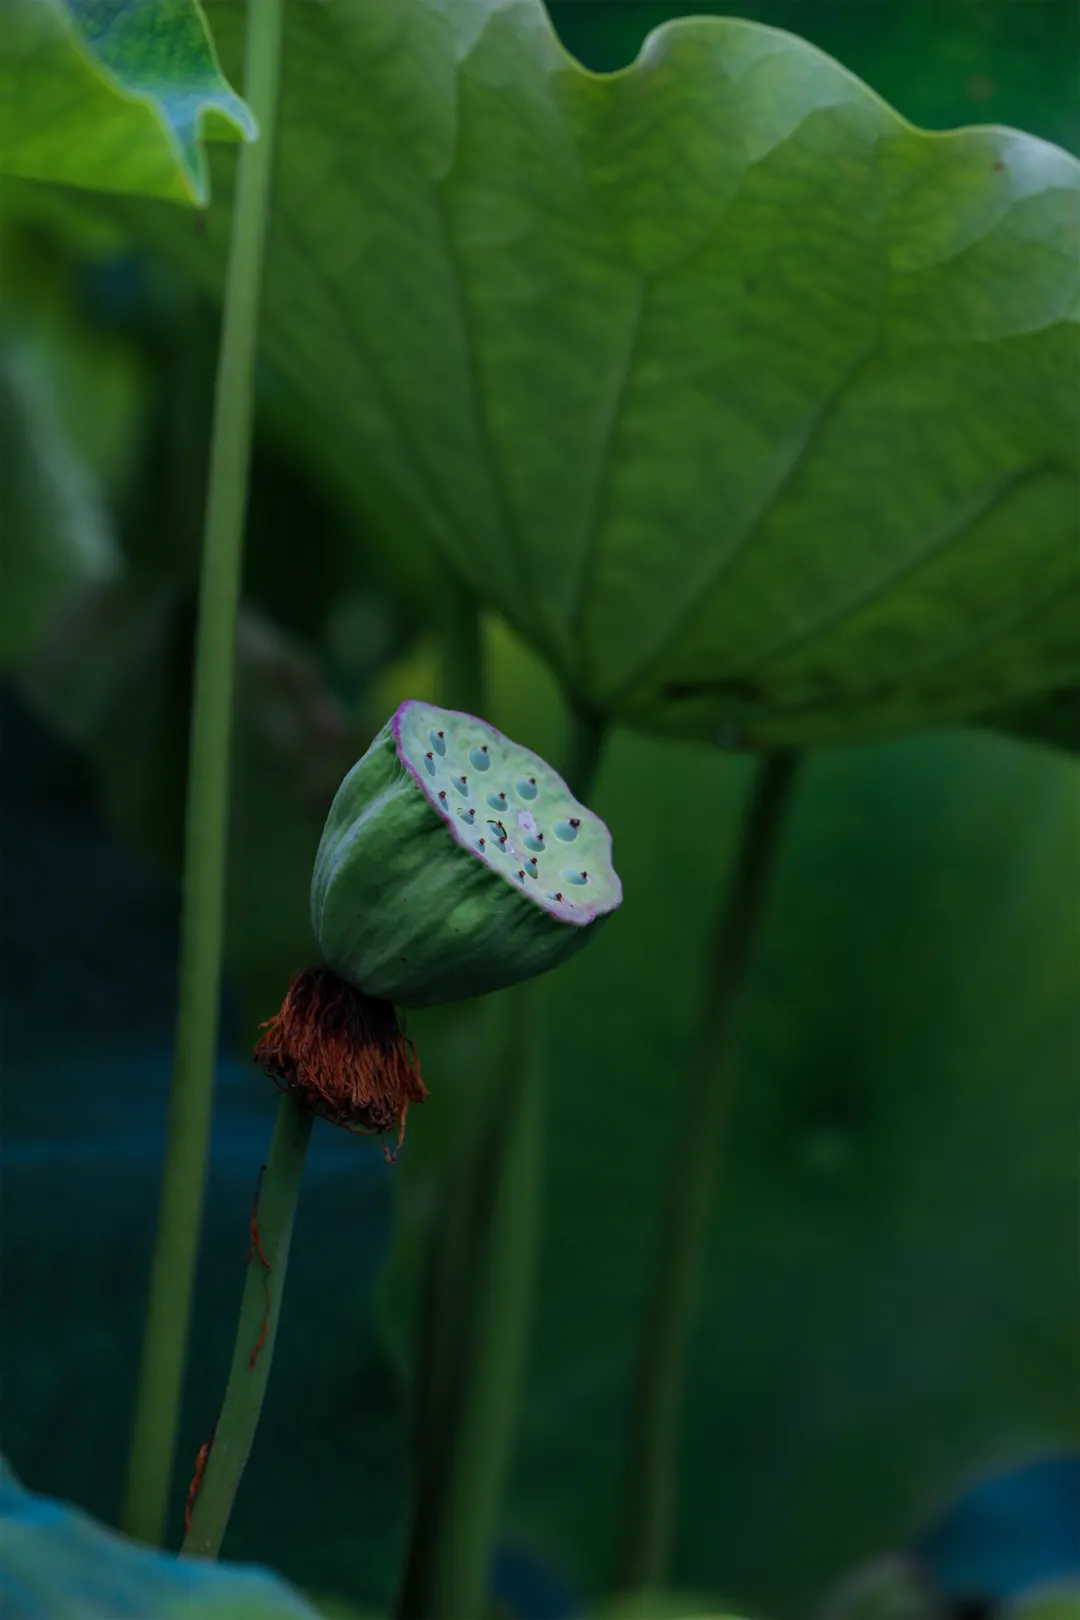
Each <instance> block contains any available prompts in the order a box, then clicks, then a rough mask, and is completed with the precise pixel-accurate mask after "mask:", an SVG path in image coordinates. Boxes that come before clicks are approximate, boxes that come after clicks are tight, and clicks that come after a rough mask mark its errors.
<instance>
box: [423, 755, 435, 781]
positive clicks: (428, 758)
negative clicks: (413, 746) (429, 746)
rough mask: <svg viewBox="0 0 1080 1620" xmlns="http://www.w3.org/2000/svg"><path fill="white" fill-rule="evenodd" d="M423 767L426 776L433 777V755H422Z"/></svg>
mask: <svg viewBox="0 0 1080 1620" xmlns="http://www.w3.org/2000/svg"><path fill="white" fill-rule="evenodd" d="M424 765H425V767H426V769H427V773H428V775H429V776H434V775H435V758H434V755H432V754H425V755H424Z"/></svg>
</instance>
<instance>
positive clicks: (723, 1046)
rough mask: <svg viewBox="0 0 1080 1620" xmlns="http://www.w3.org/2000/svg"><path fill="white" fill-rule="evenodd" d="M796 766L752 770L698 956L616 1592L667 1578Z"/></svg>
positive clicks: (773, 764) (633, 1419) (771, 763)
mask: <svg viewBox="0 0 1080 1620" xmlns="http://www.w3.org/2000/svg"><path fill="white" fill-rule="evenodd" d="M797 771H798V756H797V755H796V754H791V753H779V754H775V755H773V756H771V757H768V758H766V759H764V760H763V762H762V764H761V766H760V767H759V770H758V775H757V780H756V782H755V783H754V786H753V790H752V793H751V797H750V803H749V805H748V807H747V810H746V815H745V820H744V822H743V825H742V829H741V834H740V838H739V847H738V850H737V852H736V857H735V870H734V873H733V875H732V878H731V882H730V885H729V888H728V891H727V893H726V895H725V897H724V900H723V903H722V905H721V910H720V915H719V918H718V920H717V928H716V934H715V938H714V941H713V945H712V949H711V951H710V953H709V959H708V960H709V967H708V976H707V980H706V984H705V994H704V1000H703V1003H702V1007H701V1012H700V1016H699V1019H698V1025H697V1031H696V1034H695V1035H694V1037H693V1041H692V1045H691V1049H690V1058H689V1063H688V1067H687V1074H686V1081H685V1086H684V1099H685V1100H684V1104H683V1110H682V1121H683V1122H682V1128H681V1130H680V1131H679V1134H678V1136H677V1137H676V1139H675V1162H674V1164H673V1166H672V1175H671V1183H670V1187H669V1190H668V1198H667V1208H666V1211H665V1215H664V1219H663V1225H662V1227H661V1231H660V1239H659V1244H658V1247H657V1251H656V1256H655V1261H654V1264H655V1275H654V1278H653V1284H652V1291H651V1295H650V1299H649V1304H648V1308H647V1311H646V1315H645V1319H644V1336H643V1343H642V1347H641V1359H640V1363H639V1367H638V1377H637V1385H636V1389H635V1392H634V1400H633V1406H632V1408H631V1416H630V1444H629V1459H628V1469H627V1497H626V1505H625V1514H624V1521H623V1542H622V1555H621V1564H620V1568H619V1571H618V1585H619V1588H620V1589H622V1590H625V1591H648V1590H654V1589H656V1588H659V1587H662V1586H663V1585H664V1584H665V1580H666V1577H667V1573H668V1562H669V1555H670V1550H671V1540H672V1533H673V1529H674V1525H675V1510H676V1497H677V1484H678V1457H679V1418H680V1407H681V1395H682V1386H683V1379H684V1373H685V1364H686V1351H687V1345H688V1342H689V1339H690V1332H691V1329H692V1327H693V1318H694V1307H695V1304H696V1300H697V1295H698V1292H699V1284H700V1277H701V1269H702V1264H703V1261H704V1257H705V1246H706V1240H707V1237H708V1226H709V1215H710V1211H711V1208H712V1202H713V1197H714V1194H715V1186H716V1179H717V1172H718V1167H719V1158H720V1150H721V1145H722V1139H723V1135H724V1130H725V1127H726V1124H727V1120H728V1117H729V1115H730V1111H731V1102H732V1098H733V1095H734V1088H735V1076H734V1073H733V1071H732V1066H731V1063H730V1059H729V1053H728V1048H729V1045H730V1041H731V1032H732V1026H733V1013H734V1010H735V1006H736V1003H737V1001H738V996H739V992H740V989H741V987H742V983H743V980H744V978H745V975H746V970H747V967H748V964H749V961H750V957H751V954H752V951H753V948H754V943H755V940H756V938H757V934H758V931H759V927H760V924H761V920H762V916H763V914H764V911H765V905H766V902H767V899H768V890H769V882H770V878H771V876H772V873H773V870H774V867H775V865H776V857H777V853H778V850H779V848H780V840H781V834H782V831H783V826H784V821H785V814H786V811H787V809H788V806H789V804H790V800H791V793H792V788H793V786H794V783H795V779H796V775H797Z"/></svg>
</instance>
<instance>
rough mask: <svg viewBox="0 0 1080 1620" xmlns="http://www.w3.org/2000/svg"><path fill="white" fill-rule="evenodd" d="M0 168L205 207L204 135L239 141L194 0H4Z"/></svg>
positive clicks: (243, 127) (235, 115)
mask: <svg viewBox="0 0 1080 1620" xmlns="http://www.w3.org/2000/svg"><path fill="white" fill-rule="evenodd" d="M3 20H4V28H3V38H2V39H0V173H3V174H15V175H23V176H25V177H28V178H30V179H34V180H50V181H56V182H59V183H61V184H64V185H73V186H91V187H93V188H95V189H96V190H104V191H125V192H142V193H147V194H149V195H153V196H161V197H169V198H172V199H173V200H174V201H182V202H189V203H198V204H200V205H202V204H205V203H206V201H207V200H208V191H207V177H206V160H205V157H204V154H203V149H202V137H203V135H204V134H207V133H208V134H211V135H216V136H218V137H219V138H220V137H221V136H223V135H224V136H231V137H232V138H234V139H235V137H236V136H237V135H238V134H239V135H242V136H243V137H245V138H246V139H248V140H250V139H252V138H253V137H254V135H255V124H254V120H253V119H252V116H251V113H250V111H249V110H248V108H247V106H246V105H245V104H244V102H243V101H242V100H241V99H240V97H239V96H238V95H236V94H235V92H234V91H233V90H231V89H230V88H229V86H228V84H227V83H226V82H225V80H224V79H223V78H222V76H221V73H220V70H219V68H218V64H217V58H216V55H215V53H214V48H213V45H212V43H211V40H210V37H209V35H208V33H207V30H206V24H205V21H204V19H203V16H202V13H201V11H200V10H199V7H198V5H197V3H196V0H4V14H3Z"/></svg>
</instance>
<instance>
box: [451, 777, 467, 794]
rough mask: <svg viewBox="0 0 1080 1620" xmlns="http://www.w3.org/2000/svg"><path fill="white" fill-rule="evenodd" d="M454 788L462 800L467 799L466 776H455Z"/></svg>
mask: <svg viewBox="0 0 1080 1620" xmlns="http://www.w3.org/2000/svg"><path fill="white" fill-rule="evenodd" d="M454 786H455V787H456V788H457V790H458V792H459V793H460V794H461V797H462V798H463V799H467V798H468V797H469V779H468V777H467V776H455V777H454Z"/></svg>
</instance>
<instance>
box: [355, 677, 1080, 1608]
mask: <svg viewBox="0 0 1080 1620" xmlns="http://www.w3.org/2000/svg"><path fill="white" fill-rule="evenodd" d="M537 691H538V677H537V675H536V671H535V668H530V666H529V665H528V664H526V663H524V662H523V661H522V659H521V656H520V654H516V653H513V651H512V650H507V649H506V647H505V646H504V647H502V649H501V650H499V651H498V652H497V656H496V658H495V664H494V680H493V692H494V694H495V701H494V702H493V704H492V714H493V720H494V722H495V723H496V724H498V725H500V726H502V727H504V728H506V729H510V730H512V731H513V734H515V735H518V736H522V737H525V738H527V739H528V740H529V741H530V743H531V744H534V745H535V746H537V747H538V748H544V747H550V746H551V745H552V744H551V733H552V718H553V716H552V712H551V709H550V707H549V706H548V705H547V704H545V703H543V702H542V701H540V699H539V698H537V697H536V695H535V694H536V693H537ZM391 696H392V695H391V694H387V700H388V701H389V700H390V697H391ZM749 776H750V769H749V766H748V763H747V762H746V761H742V760H736V759H725V758H723V757H718V756H715V755H712V754H710V753H709V752H708V751H706V750H703V749H700V748H693V747H688V746H676V745H672V744H660V743H657V742H654V741H650V740H647V739H642V738H635V737H633V736H630V735H627V734H621V735H617V736H616V738H615V741H614V746H613V749H612V752H611V754H610V756H609V759H608V761H607V765H606V767H605V769H604V771H603V773H602V776H601V779H600V782H599V786H598V790H597V791H596V793H595V797H594V802H595V804H596V808H597V811H598V813H599V814H601V815H602V816H603V817H604V819H605V820H606V821H607V822H608V825H609V826H610V828H611V830H612V836H613V850H614V858H615V860H616V861H617V863H618V866H619V871H620V873H621V875H622V878H623V882H624V885H625V892H626V896H627V901H626V906H625V907H624V912H623V914H621V915H620V916H617V917H615V918H614V919H612V922H611V924H610V926H609V928H608V931H607V933H606V935H605V936H604V937H603V938H601V939H599V940H598V941H597V942H596V946H595V948H594V950H593V951H590V952H589V953H588V959H586V958H585V957H583V958H582V960H581V962H580V963H571V964H570V965H568V966H567V967H566V968H565V969H564V970H562V971H561V972H560V973H559V974H557V975H554V976H553V977H552V979H551V981H550V984H549V987H548V988H549V992H550V994H549V1001H548V1010H547V1020H546V1039H547V1047H548V1052H549V1081H550V1085H551V1088H552V1102H551V1119H550V1125H549V1141H550V1144H551V1145H550V1150H549V1154H548V1185H547V1191H546V1197H545V1206H544V1207H545V1253H544V1267H543V1276H542V1286H541V1297H540V1302H539V1312H538V1324H537V1331H536V1337H535V1340H534V1349H533V1359H532V1373H531V1379H530V1385H529V1389H528V1392H527V1398H526V1403H525V1422H524V1428H523V1432H522V1436H521V1443H520V1446H519V1452H518V1459H517V1468H516V1472H515V1478H514V1483H513V1489H512V1493H511V1500H510V1503H509V1508H508V1515H507V1526H506V1528H507V1532H508V1533H510V1534H512V1535H513V1536H514V1537H515V1538H516V1539H519V1540H521V1541H522V1542H523V1543H524V1544H526V1545H529V1546H532V1547H535V1548H537V1549H538V1550H541V1551H543V1552H544V1553H545V1554H546V1555H547V1556H548V1557H549V1558H551V1559H552V1561H553V1562H554V1563H555V1564H556V1566H558V1567H561V1568H563V1569H565V1570H566V1571H567V1573H568V1574H569V1575H570V1576H572V1577H573V1578H575V1579H577V1580H578V1581H580V1582H581V1583H582V1585H583V1587H584V1589H585V1591H586V1592H588V1593H592V1594H594V1595H595V1594H598V1593H600V1592H603V1591H604V1590H606V1589H607V1587H608V1585H609V1583H610V1579H611V1571H612V1567H613V1559H614V1551H615V1541H616V1534H617V1526H618V1516H619V1511H620V1504H621V1488H622V1471H623V1467H624V1445H625V1439H626V1418H627V1406H628V1402H629V1400H630V1399H631V1389H632V1374H633V1370H634V1362H635V1354H634V1352H635V1342H636V1335H637V1333H638V1331H639V1326H640V1321H641V1313H642V1311H643V1310H644V1309H645V1306H646V1300H647V1280H648V1277H649V1274H650V1268H651V1262H652V1244H653V1243H654V1241H655V1236H656V1231H657V1220H658V1212H659V1208H660V1201H661V1197H662V1194H663V1189H664V1187H665V1184H666V1177H667V1176H668V1174H669V1173H670V1166H671V1163H672V1159H673V1157H674V1158H675V1159H676V1160H677V1157H678V1154H679V1151H680V1143H679V1141H678V1139H677V1136H676V1132H677V1130H678V1109H677V1107H676V1104H675V1089H676V1088H677V1086H678V1084H679V1080H680V1077H681V1073H682V1064H683V1060H684V1054H685V1050H686V1043H687V1040H688V1034H689V1029H690V1025H691V1021H692V1017H693V1012H694V1009H695V1007H696V1005H697V1002H698V998H699V996H700V994H701V975H702V973H703V972H704V959H705V953H704V949H703V947H704V941H705V938H706V935H707V931H708V929H709V928H710V926H711V922H712V917H713V915H714V913H715V910H716V907H717V904H718V901H719V897H720V894H721V891H722V887H723V884H724V881H725V879H726V876H727V873H728V871H729V870H730V861H731V857H732V847H733V838H734V833H735V829H736V826H737V822H738V816H739V811H740V807H741V804H742V800H743V795H744V793H745V791H746V788H747V785H748V781H749ZM1078 881H1080V773H1078V772H1077V770H1076V768H1075V766H1074V765H1073V764H1072V763H1071V762H1070V761H1066V760H1062V759H1060V758H1057V757H1055V756H1054V755H1051V754H1049V753H1046V752H1045V751H1042V750H1039V749H1036V748H1030V747H1024V746H1021V745H1019V744H1016V743H1013V742H1008V741H1006V740H1003V739H1000V738H994V737H989V736H985V735H980V734H978V733H947V734H943V735H941V736H937V737H933V738H919V739H907V740H903V741H892V742H888V743H879V744H877V745H874V746H870V747H863V748H860V749H851V750H845V751H843V752H838V753H830V754H828V755H824V756H822V757H821V758H819V759H818V760H816V761H813V762H810V763H808V764H807V766H806V767H805V776H804V780H803V784H802V786H801V787H800V790H799V793H798V796H797V798H796V801H795V804H794V807H793V811H792V819H791V822H790V829H789V841H788V845H787V848H786V850H785V851H784V853H783V855H782V858H781V864H780V867H779V870H778V876H777V885H776V888H775V890H774V894H773V902H772V905H771V908H770V912H769V915H768V916H767V918H766V922H765V927H764V932H763V936H762V940H761V945H760V949H759V951H758V953H757V955H756V959H755V963H754V968H753V973H752V978H751V983H750V986H749V990H748V994H747V998H746V1001H745V1003H744V1006H743V1008H742V1012H741V1015H740V1017H739V1021H738V1026H737V1029H736V1032H735V1045H734V1051H733V1062H734V1064H735V1065H736V1068H737V1072H738V1095H737V1103H736V1108H735V1113H734V1118H733V1122H732V1129H731V1135H730V1139H729V1149H728V1155H727V1165H726V1167H725V1172H724V1181H723V1184H722V1187H721V1191H720V1197H719V1202H718V1206H717V1208H716V1211H715V1219H714V1225H713V1234H712V1239H711V1244H710V1250H709V1255H708V1262H707V1267H706V1273H705V1289H704V1295H703V1299H702V1305H701V1310H700V1315H699V1319H698V1323H697V1328H696V1332H695V1337H694V1344H693V1350H692V1356H691V1363H690V1369H689V1377H688V1383H687V1389H686V1406H685V1420H684V1424H683V1431H682V1435H683V1438H682V1468H681V1482H680V1483H681V1490H680V1512H679V1530H678V1538H677V1546H676V1557H675V1565H674V1568H673V1570H672V1579H673V1583H674V1584H676V1586H677V1587H681V1588H683V1589H686V1590H688V1591H695V1590H697V1591H713V1592H718V1593H722V1594H724V1596H725V1598H726V1599H727V1602H728V1604H729V1605H730V1606H731V1607H732V1608H734V1609H736V1611H740V1610H741V1611H743V1612H749V1613H758V1612H762V1613H767V1614H772V1615H774V1616H777V1617H778V1620H784V1617H786V1616H789V1615H790V1616H803V1615H807V1614H810V1613H813V1612H816V1607H815V1606H816V1605H817V1604H818V1603H819V1602H820V1600H821V1599H822V1598H823V1596H824V1594H825V1593H826V1592H827V1591H828V1590H829V1589H830V1588H831V1587H833V1586H834V1585H835V1583H836V1582H838V1581H839V1580H840V1579H841V1578H842V1577H843V1576H844V1574H845V1572H847V1571H848V1570H850V1569H852V1568H853V1567H855V1566H857V1565H858V1564H860V1563H861V1562H863V1561H865V1560H867V1559H868V1558H871V1557H873V1556H875V1555H876V1554H879V1553H880V1552H881V1550H882V1549H883V1548H887V1547H890V1546H899V1545H901V1544H902V1543H903V1542H904V1541H905V1540H906V1539H907V1537H908V1536H909V1535H910V1534H911V1533H912V1532H913V1531H914V1530H915V1529H916V1527H917V1526H918V1524H919V1523H920V1522H921V1521H923V1520H924V1518H925V1516H926V1515H928V1514H930V1513H932V1512H934V1511H936V1509H937V1508H938V1506H939V1505H940V1503H941V1501H943V1500H946V1499H948V1498H950V1497H952V1496H953V1495H954V1494H955V1493H956V1492H957V1491H958V1490H960V1489H961V1488H962V1486H963V1484H964V1481H965V1480H966V1479H967V1478H969V1477H970V1476H971V1475H972V1474H973V1473H976V1472H980V1471H983V1470H986V1471H990V1470H993V1469H996V1468H998V1467H1004V1466H1007V1465H1008V1464H1009V1463H1011V1462H1016V1461H1018V1460H1022V1459H1025V1458H1028V1457H1030V1456H1031V1455H1033V1454H1038V1453H1040V1452H1042V1451H1044V1450H1054V1449H1057V1448H1058V1447H1060V1446H1063V1445H1064V1446H1068V1445H1072V1444H1075V1443H1076V1439H1077V1433H1076V1429H1077V1414H1076V1403H1075V1399H1074V1389H1075V1346H1076V1342H1077V1336H1078V1334H1080V1321H1078V1319H1077V1318H1078V1300H1077V1295H1076V1290H1075V1287H1074V1286H1073V1278H1074V1276H1075V1269H1076V1264H1077V1259H1078V1255H1077V1242H1076V1236H1075V1223H1074V1222H1073V1210H1074V1209H1075V1202H1076V1187H1077V1171H1076V1156H1075V1147H1074V1142H1075V1132H1074V1123H1075V1114H1076V1089H1077V1087H1076V1076H1077V1073H1078V1072H1080V1018H1078V1013H1077V1009H1078V1008H1080V914H1078V912H1077V908H1076V906H1075V905H1074V904H1073V903H1072V895H1073V894H1074V893H1075V888H1076V884H1077V882H1078ZM410 1032H411V1033H412V1035H413V1036H414V1038H415V1040H416V1042H417V1046H418V1050H419V1051H420V1053H421V1054H422V1058H423V1063H424V1075H425V1079H426V1080H427V1083H428V1085H429V1087H430V1089H431V1098H430V1100H429V1101H428V1102H427V1103H425V1105H424V1108H423V1109H422V1110H419V1111H418V1113H417V1117H416V1119H415V1120H410V1127H409V1130H410V1135H409V1152H408V1153H407V1154H405V1155H403V1158H402V1162H401V1164H400V1166H399V1169H398V1181H397V1186H398V1188H399V1196H400V1200H401V1204H400V1225H399V1238H398V1241H399V1250H398V1257H397V1263H396V1267H395V1270H394V1272H393V1273H392V1274H391V1275H390V1276H389V1277H388V1279H387V1291H386V1296H385V1301H384V1304H385V1307H386V1309H387V1312H388V1315H389V1327H390V1333H391V1338H392V1342H393V1343H394V1344H395V1345H396V1346H398V1347H399V1349H400V1347H401V1346H402V1345H403V1344H404V1343H406V1342H407V1338H408V1331H409V1328H408V1322H409V1317H410V1312H411V1302H412V1299H413V1294H412V1286H413V1284H412V1280H411V1279H412V1277H413V1275H414V1270H415V1261H416V1256H417V1253H418V1251H419V1247H420V1240H421V1237H422V1233H423V1229H424V1221H425V1211H429V1210H430V1207H431V1198H432V1191H433V1186H434V1181H435V1177H436V1176H437V1175H438V1173H439V1168H440V1164H441V1162H442V1159H443V1156H444V1155H445V1154H446V1153H447V1152H448V1151H449V1147H448V1144H449V1143H450V1142H451V1141H452V1139H453V1126H454V1120H455V1117H456V1115H457V1113H458V1111H459V1110H461V1109H462V1108H464V1107H466V1106H468V1100H469V1096H470V1077H471V1076H472V1074H473V1073H474V1071H475V1065H476V1061H477V1058H476V1055H475V1054H474V1053H472V1052H471V1051H470V1049H469V1047H468V1031H467V1029H466V1028H465V1027H464V1025H463V1024H462V1022H461V1021H458V1022H456V1023H454V1024H450V1023H448V1022H438V1021H436V1020H434V1019H430V1020H429V1019H426V1018H420V1017H417V1018H416V1019H415V1020H414V1021H413V1023H412V1025H411V1029H410ZM1066 1231H1067V1232H1068V1234H1069V1236H1068V1238H1067V1239H1066V1240H1065V1241H1063V1240H1062V1234H1063V1233H1065V1232H1066Z"/></svg>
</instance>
